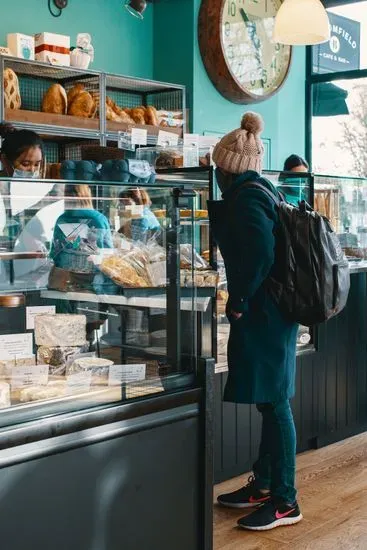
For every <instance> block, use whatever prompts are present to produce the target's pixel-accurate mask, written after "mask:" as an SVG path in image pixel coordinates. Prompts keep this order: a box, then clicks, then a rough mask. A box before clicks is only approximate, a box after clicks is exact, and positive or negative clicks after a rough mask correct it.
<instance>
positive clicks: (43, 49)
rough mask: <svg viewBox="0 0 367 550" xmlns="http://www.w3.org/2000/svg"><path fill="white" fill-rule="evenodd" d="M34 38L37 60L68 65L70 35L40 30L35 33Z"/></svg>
mask: <svg viewBox="0 0 367 550" xmlns="http://www.w3.org/2000/svg"><path fill="white" fill-rule="evenodd" d="M34 39H35V50H36V59H37V61H43V62H45V63H51V64H52V65H63V66H65V67H69V66H70V36H66V35H63V34H55V33H52V32H42V33H39V34H36V35H35V37H34Z"/></svg>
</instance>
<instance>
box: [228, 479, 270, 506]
mask: <svg viewBox="0 0 367 550" xmlns="http://www.w3.org/2000/svg"><path fill="white" fill-rule="evenodd" d="M217 500H218V503H219V504H221V505H222V506H226V507H227V508H253V507H254V506H260V504H264V502H268V501H269V500H270V492H269V494H264V493H262V492H261V491H260V490H259V489H258V488H257V486H256V480H255V478H254V477H253V476H251V477H249V478H248V484H247V485H245V487H242V488H241V489H238V491H234V492H233V493H227V494H226V495H219V497H218V499H217Z"/></svg>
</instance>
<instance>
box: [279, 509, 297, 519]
mask: <svg viewBox="0 0 367 550" xmlns="http://www.w3.org/2000/svg"><path fill="white" fill-rule="evenodd" d="M294 511H295V508H292V509H291V510H287V511H286V512H284V513H283V514H281V513H280V512H278V510H277V511H276V512H275V517H276V518H277V519H283V518H286V517H287V516H289V514H291V513H292V512H294Z"/></svg>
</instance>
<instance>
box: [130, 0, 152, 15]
mask: <svg viewBox="0 0 367 550" xmlns="http://www.w3.org/2000/svg"><path fill="white" fill-rule="evenodd" d="M146 7H147V1H146V0H126V2H125V8H126V9H127V11H128V12H129V13H131V15H134V16H135V17H138V18H139V19H143V13H144V12H145V10H146Z"/></svg>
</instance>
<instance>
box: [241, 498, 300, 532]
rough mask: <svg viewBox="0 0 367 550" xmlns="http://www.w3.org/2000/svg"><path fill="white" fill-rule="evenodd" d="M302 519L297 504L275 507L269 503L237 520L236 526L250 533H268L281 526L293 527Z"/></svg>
mask: <svg viewBox="0 0 367 550" xmlns="http://www.w3.org/2000/svg"><path fill="white" fill-rule="evenodd" d="M301 519H303V516H302V514H301V512H300V509H299V506H298V504H297V502H295V503H294V504H293V505H289V504H282V505H276V504H274V502H272V501H270V502H267V503H266V504H264V505H263V506H261V508H259V509H258V510H255V511H254V512H252V513H251V514H249V515H248V516H245V517H244V518H241V519H239V520H238V522H237V525H238V526H239V527H241V528H242V529H249V530H250V531H269V530H270V529H275V527H281V526H282V525H294V524H295V523H298V522H299V521H301Z"/></svg>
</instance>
